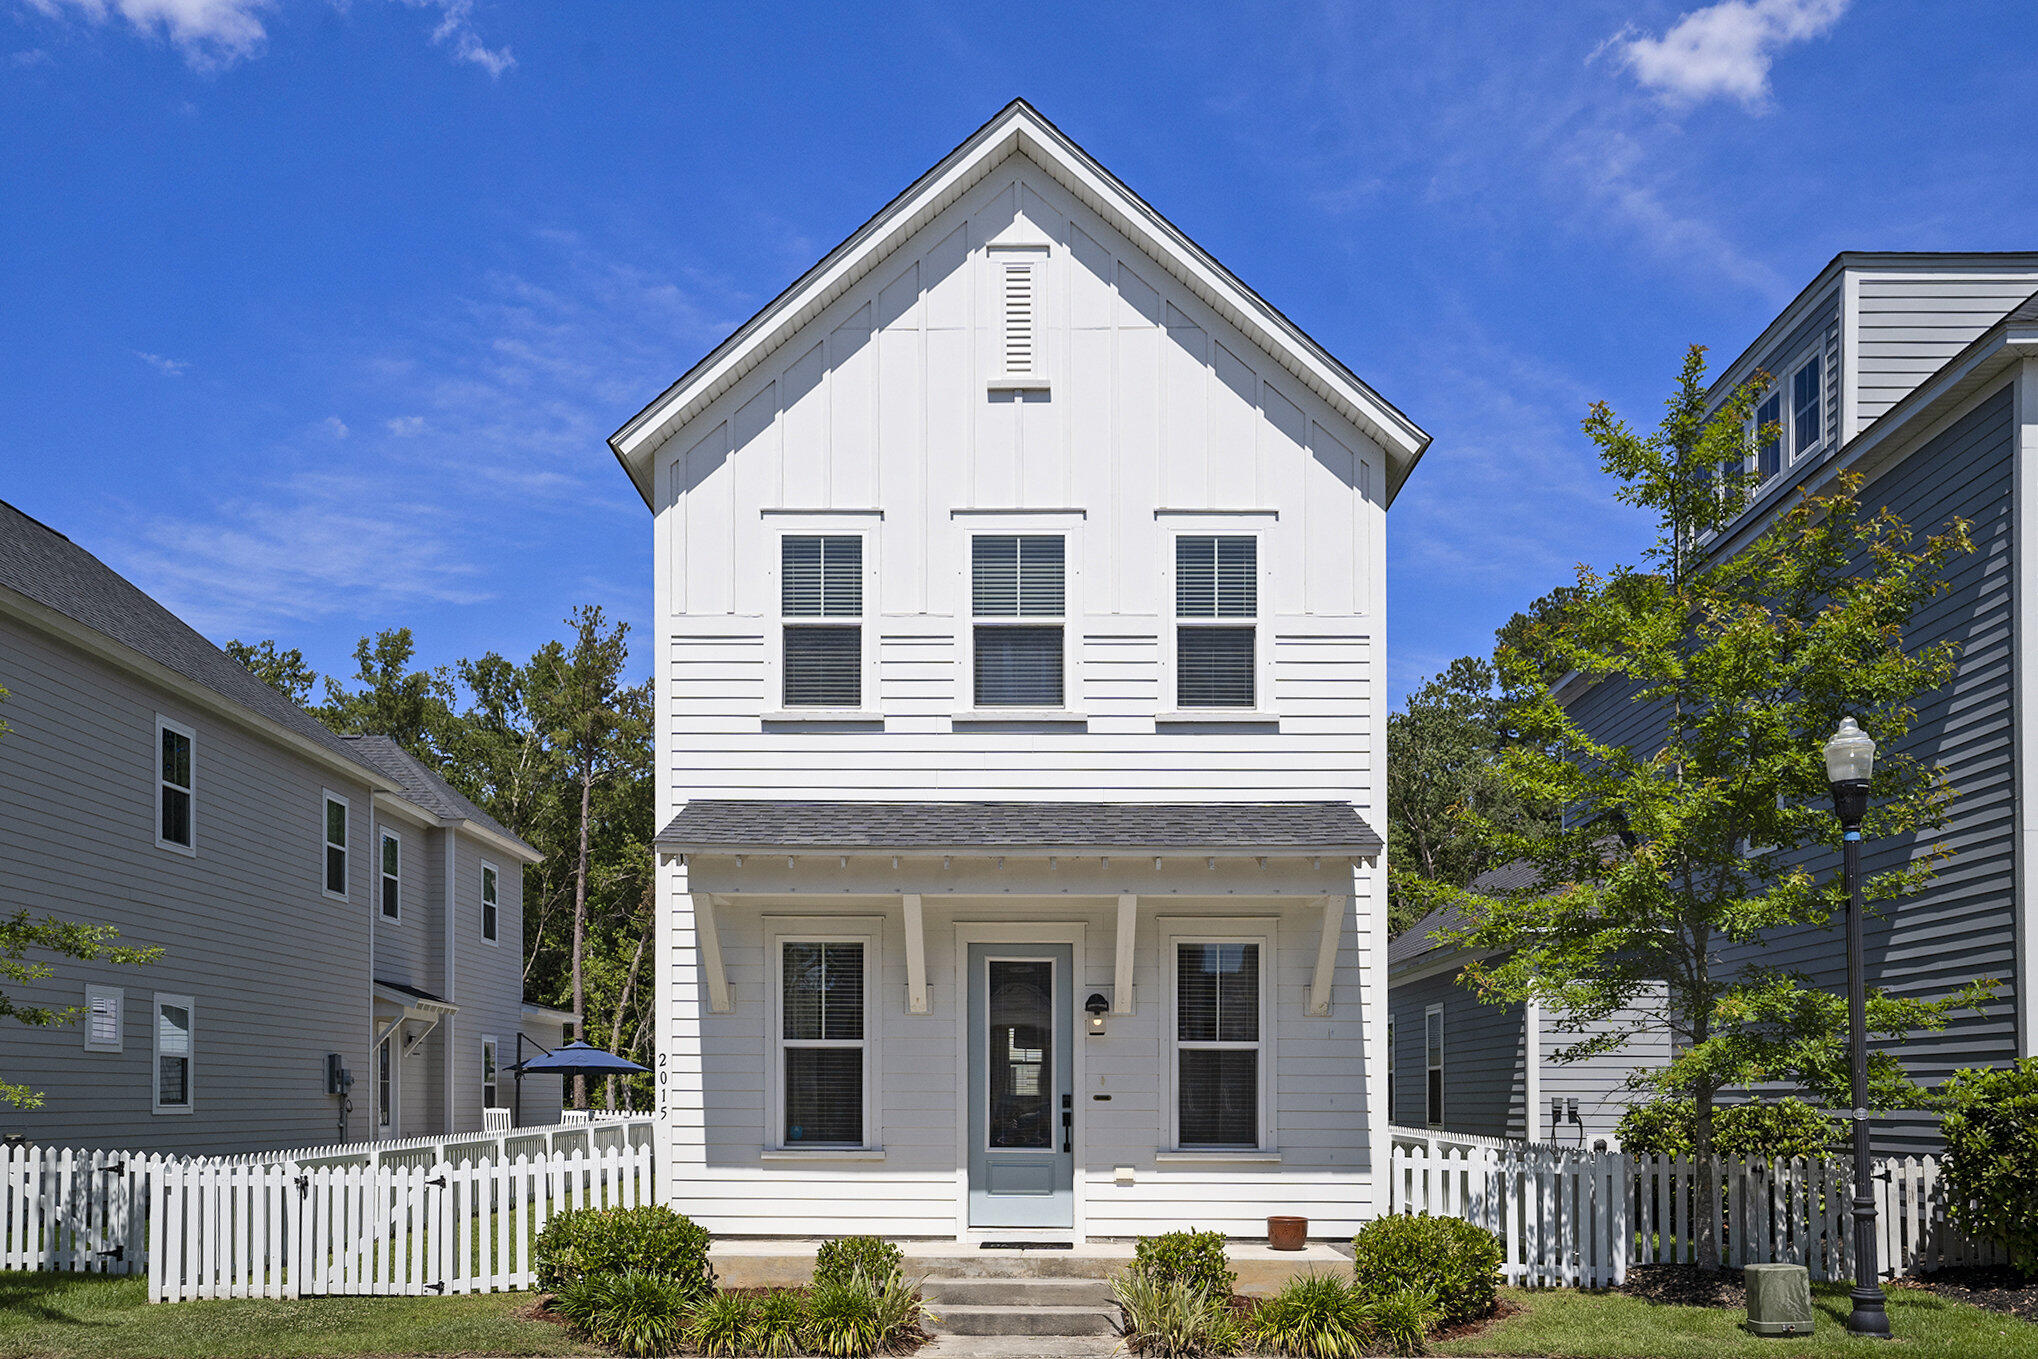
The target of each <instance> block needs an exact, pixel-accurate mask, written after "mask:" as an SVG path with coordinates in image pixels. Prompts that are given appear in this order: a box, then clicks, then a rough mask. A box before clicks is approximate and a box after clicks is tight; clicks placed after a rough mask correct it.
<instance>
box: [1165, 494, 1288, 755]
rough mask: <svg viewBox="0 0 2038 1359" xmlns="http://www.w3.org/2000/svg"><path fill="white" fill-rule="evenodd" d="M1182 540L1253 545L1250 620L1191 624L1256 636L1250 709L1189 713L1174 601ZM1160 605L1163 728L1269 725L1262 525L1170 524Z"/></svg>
mask: <svg viewBox="0 0 2038 1359" xmlns="http://www.w3.org/2000/svg"><path fill="white" fill-rule="evenodd" d="M1181 538H1251V539H1252V540H1253V574H1254V577H1255V579H1254V581H1253V605H1254V608H1255V612H1254V614H1253V616H1252V617H1251V618H1197V619H1190V620H1189V625H1190V626H1191V627H1226V626H1232V627H1250V628H1251V629H1252V630H1253V701H1252V706H1251V707H1249V708H1184V707H1182V706H1180V704H1181V690H1180V688H1179V687H1178V670H1179V659H1180V655H1181V651H1180V648H1181V640H1180V637H1179V633H1180V630H1181V623H1182V620H1181V617H1180V615H1179V613H1178V612H1177V610H1178V609H1179V608H1180V607H1181V605H1180V603H1179V601H1178V600H1177V599H1176V597H1175V552H1176V550H1177V549H1176V547H1175V543H1176V540H1177V539H1181ZM1160 582H1161V604H1162V610H1163V618H1164V624H1163V626H1164V628H1165V635H1164V636H1163V637H1162V639H1161V648H1162V649H1161V686H1162V687H1161V700H1162V702H1163V703H1165V704H1166V705H1167V708H1166V710H1165V711H1164V712H1162V713H1160V714H1159V720H1161V721H1163V722H1265V721H1269V720H1271V719H1273V718H1274V717H1275V716H1276V713H1275V711H1274V703H1273V694H1274V687H1273V685H1274V665H1273V659H1274V648H1273V645H1272V643H1273V629H1272V628H1271V627H1270V626H1269V625H1268V621H1267V600H1268V591H1267V585H1268V582H1267V535H1266V528H1265V526H1264V525H1261V524H1252V523H1248V524H1241V523H1239V522H1238V521H1237V520H1236V519H1228V520H1225V521H1224V522H1221V523H1214V524H1212V523H1198V522H1196V521H1195V520H1194V519H1185V520H1183V521H1179V522H1176V523H1172V524H1169V525H1168V526H1167V527H1166V528H1165V529H1164V530H1163V531H1162V533H1161V561H1160Z"/></svg>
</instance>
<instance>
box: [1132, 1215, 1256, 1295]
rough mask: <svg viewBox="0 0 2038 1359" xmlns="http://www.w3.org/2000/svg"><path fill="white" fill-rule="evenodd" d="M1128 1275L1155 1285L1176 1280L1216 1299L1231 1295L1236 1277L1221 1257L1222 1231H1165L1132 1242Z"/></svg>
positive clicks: (1222, 1255)
mask: <svg viewBox="0 0 2038 1359" xmlns="http://www.w3.org/2000/svg"><path fill="white" fill-rule="evenodd" d="M1132 1272H1133V1273H1135V1274H1138V1275H1141V1276H1143V1277H1145V1278H1148V1279H1152V1280H1155V1281H1156V1282H1167V1281H1169V1280H1174V1279H1180V1280H1182V1281H1183V1282H1185V1283H1187V1284H1188V1285H1189V1286H1190V1287H1192V1288H1195V1289H1198V1290H1200V1291H1202V1292H1205V1293H1209V1294H1212V1295H1213V1296H1215V1297H1218V1298H1220V1299H1224V1298H1229V1297H1230V1296H1231V1287H1232V1284H1233V1283H1234V1282H1235V1281H1236V1280H1237V1277H1238V1276H1237V1275H1235V1274H1233V1273H1232V1272H1231V1267H1230V1265H1229V1263H1228V1262H1227V1261H1226V1260H1225V1258H1224V1233H1222V1232H1194V1231H1191V1232H1168V1233H1165V1234H1164V1235H1161V1236H1142V1237H1140V1238H1139V1240H1138V1241H1136V1242H1134V1243H1133V1248H1132Z"/></svg>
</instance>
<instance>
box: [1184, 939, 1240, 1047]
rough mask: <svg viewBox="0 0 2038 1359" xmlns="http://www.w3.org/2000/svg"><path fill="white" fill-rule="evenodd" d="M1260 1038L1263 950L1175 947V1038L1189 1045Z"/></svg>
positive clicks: (1226, 946)
mask: <svg viewBox="0 0 2038 1359" xmlns="http://www.w3.org/2000/svg"><path fill="white" fill-rule="evenodd" d="M1259 1036H1260V946H1259V945H1258V944H1179V945H1177V946H1176V948H1175V1037H1176V1038H1178V1039H1179V1040H1181V1041H1182V1042H1184V1043H1212V1042H1221V1043H1253V1042H1257V1041H1259Z"/></svg>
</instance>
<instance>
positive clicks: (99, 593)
mask: <svg viewBox="0 0 2038 1359" xmlns="http://www.w3.org/2000/svg"><path fill="white" fill-rule="evenodd" d="M0 587H4V590H0V604H4V602H5V599H6V595H5V593H4V591H7V590H11V591H13V592H14V593H16V594H18V595H20V596H22V597H23V598H25V599H27V600H29V601H30V602H31V603H32V604H37V605H40V606H42V607H43V608H44V609H48V610H50V611H51V612H53V613H57V614H61V615H62V616H63V617H65V618H67V619H69V620H71V621H72V622H73V623H76V624H78V625H80V626H81V627H84V628H87V629H90V630H91V631H92V632H95V633H97V634H99V635H100V636H101V637H104V638H106V639H108V640H110V641H113V642H116V643H118V644H119V645H120V646H121V647H124V648H126V649H127V650H128V651H130V652H132V653H134V654H135V655H136V656H139V657H140V658H141V659H143V660H145V661H152V662H154V663H155V664H156V665H159V666H162V667H163V668H165V669H167V670H170V671H172V672H174V673H175V674H177V675H180V676H182V677H183V678H184V679H186V680H189V681H190V682H191V683H192V684H195V685H197V686H199V687H200V688H202V689H204V690H206V691H208V692H209V693H210V694H211V695H212V696H213V697H215V698H219V699H224V700H225V701H227V702H228V703H232V704H234V705H236V706H238V707H240V708H242V709H244V710H245V711H247V712H248V713H251V714H253V715H254V716H255V717H257V718H260V719H262V720H263V721H264V722H266V723H269V724H272V725H273V726H275V727H281V728H282V729H283V730H284V731H285V732H287V733H289V734H290V735H291V736H294V737H297V738H298V739H299V740H301V741H306V742H310V743H311V744H313V745H315V746H317V747H319V748H321V749H322V750H324V751H326V752H328V753H329V754H331V755H335V756H337V757H339V759H341V760H342V761H344V762H345V763H346V764H348V765H353V766H358V767H360V768H361V771H362V773H363V775H365V776H369V777H371V778H372V776H373V775H374V774H375V773H377V772H378V771H377V770H376V767H375V766H373V765H369V764H365V763H364V762H363V761H362V759H361V757H360V756H358V755H356V754H355V753H354V751H353V750H352V749H351V748H350V747H349V746H348V744H347V743H346V742H345V741H343V740H341V739H340V737H339V736H337V735H335V734H334V733H333V732H332V731H330V730H328V729H327V728H326V726H325V725H324V724H323V723H321V722H320V721H319V720H318V719H317V718H315V717H313V716H312V715H311V714H310V713H307V712H306V711H305V710H304V709H302V708H300V707H298V706H297V705H296V704H295V703H293V702H291V701H290V700H289V699H288V698H285V697H284V696H283V695H282V694H280V693H278V692H277V691H276V690H275V689H272V688H271V687H270V686H269V685H267V684H265V683H263V682H262V681H261V680H259V679H257V678H255V676H254V675H253V674H251V673H250V672H249V671H248V669H247V667H245V666H243V665H241V664H240V663H239V662H238V661H236V660H234V658H233V657H231V656H229V655H227V654H226V653H225V652H224V651H221V650H220V649H219V648H218V647H216V646H214V645H213V644H212V643H211V642H208V641H207V640H205V638H204V637H203V636H201V635H200V634H199V633H198V631H197V630H196V629H194V628H193V627H191V626H190V625H189V624H188V623H186V622H184V621H183V620H182V619H180V618H178V617H177V615H175V614H173V613H171V612H170V611H169V610H168V609H166V608H164V607H163V606H162V605H161V604H158V603H157V602H156V601H155V600H153V599H151V598H149V596H148V595H146V594H144V593H143V592H142V591H141V589H140V588H138V587H137V586H135V585H134V584H133V583H131V582H130V581H128V580H127V579H126V578H125V577H123V576H122V575H120V573H118V572H117V571H115V570H114V569H113V568H112V567H110V566H108V565H106V563H104V562H102V561H100V560H99V559H98V558H97V557H95V556H93V555H92V554H91V553H90V552H87V551H86V550H85V549H84V548H82V547H79V546H78V545H77V544H76V543H74V542H72V541H71V540H70V539H69V538H66V537H65V536H64V535H63V534H61V533H58V532H57V531H56V530H55V529H53V528H50V527H49V526H48V525H46V524H43V523H41V522H39V521H38V520H35V519H32V518H30V517H29V516H28V515H26V514H23V513H22V512H21V511H20V510H18V509H16V508H15V507H14V506H12V505H10V504H8V503H6V502H5V501H0Z"/></svg>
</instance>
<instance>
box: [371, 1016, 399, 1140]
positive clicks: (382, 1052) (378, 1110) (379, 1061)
mask: <svg viewBox="0 0 2038 1359" xmlns="http://www.w3.org/2000/svg"><path fill="white" fill-rule="evenodd" d="M395 1104H396V1035H395V1034H391V1035H390V1036H389V1037H387V1038H385V1039H383V1040H382V1041H381V1042H380V1043H378V1044H376V1045H375V1123H376V1126H377V1127H382V1128H387V1127H390V1126H391V1118H390V1115H391V1112H392V1110H393V1108H394V1106H395Z"/></svg>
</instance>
